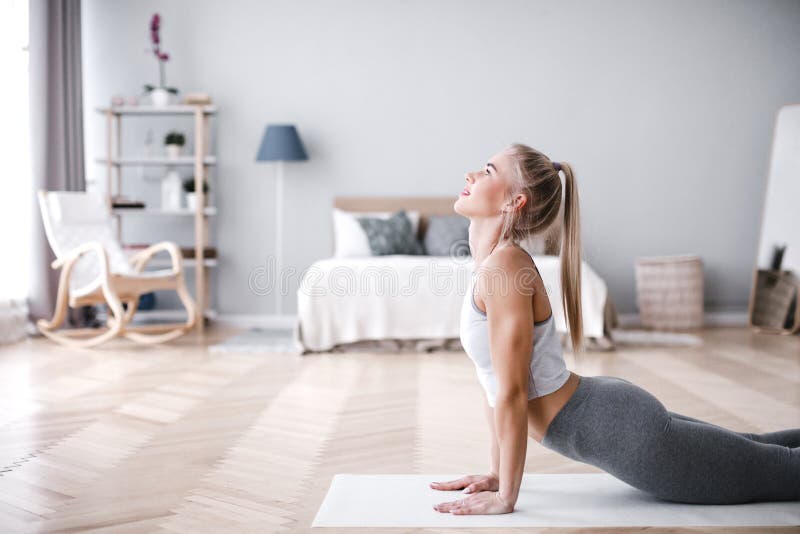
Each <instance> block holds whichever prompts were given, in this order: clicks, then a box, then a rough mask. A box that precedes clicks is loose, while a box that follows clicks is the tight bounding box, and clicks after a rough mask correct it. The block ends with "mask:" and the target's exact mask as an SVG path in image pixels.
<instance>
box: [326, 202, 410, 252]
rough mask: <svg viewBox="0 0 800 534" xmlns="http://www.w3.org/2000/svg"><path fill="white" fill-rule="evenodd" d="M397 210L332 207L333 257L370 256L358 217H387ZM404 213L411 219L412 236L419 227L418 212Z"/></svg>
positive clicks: (367, 242)
mask: <svg viewBox="0 0 800 534" xmlns="http://www.w3.org/2000/svg"><path fill="white" fill-rule="evenodd" d="M398 211H399V210H395V211H344V210H340V209H339V208H333V247H334V252H333V257H334V258H359V257H364V256H372V249H370V248H369V240H368V239H367V234H366V233H365V232H364V229H363V228H362V227H361V224H359V222H358V218H359V217H374V218H378V219H388V218H389V217H391V216H392V215H393V214H395V213H397V212H398ZM406 215H408V219H409V220H410V221H411V229H412V230H413V232H414V236H416V235H417V230H418V228H419V212H418V211H408V210H406Z"/></svg>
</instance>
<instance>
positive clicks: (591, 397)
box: [542, 376, 800, 504]
mask: <svg viewBox="0 0 800 534" xmlns="http://www.w3.org/2000/svg"><path fill="white" fill-rule="evenodd" d="M542 445H544V446H545V447H547V448H548V449H551V450H554V451H556V452H558V453H559V454H562V455H564V456H566V457H568V458H572V459H573V460H576V461H578V462H584V463H587V464H590V465H593V466H595V467H598V468H600V469H602V470H603V471H605V472H607V473H609V474H611V475H613V476H614V477H616V478H618V479H619V480H622V481H623V482H625V483H627V484H629V485H631V486H633V487H635V488H638V489H640V490H642V491H645V492H647V493H649V494H651V495H654V496H655V497H657V498H660V499H664V500H667V501H674V502H683V503H696V504H741V503H748V502H758V501H794V500H800V428H795V429H791V430H782V431H779V432H770V433H767V434H750V433H745V432H734V431H732V430H728V429H726V428H723V427H720V426H717V425H713V424H711V423H707V422H705V421H700V420H697V419H694V418H691V417H687V416H685V415H680V414H677V413H673V412H670V411H668V410H667V409H666V408H665V407H664V405H663V404H662V403H661V402H660V401H659V400H658V399H657V398H655V397H654V396H653V395H651V394H650V393H648V392H647V391H645V390H644V389H642V388H640V387H639V386H637V385H635V384H633V383H631V382H628V381H627V380H625V379H623V378H617V377H613V376H584V377H581V380H580V383H579V384H578V388H577V389H576V390H575V393H574V394H573V395H572V397H570V399H569V401H567V403H566V404H565V405H564V407H563V408H562V409H561V410H560V411H559V412H558V414H556V416H555V418H554V419H553V421H552V422H551V423H550V426H549V427H548V429H547V433H546V434H545V436H544V439H543V440H542Z"/></svg>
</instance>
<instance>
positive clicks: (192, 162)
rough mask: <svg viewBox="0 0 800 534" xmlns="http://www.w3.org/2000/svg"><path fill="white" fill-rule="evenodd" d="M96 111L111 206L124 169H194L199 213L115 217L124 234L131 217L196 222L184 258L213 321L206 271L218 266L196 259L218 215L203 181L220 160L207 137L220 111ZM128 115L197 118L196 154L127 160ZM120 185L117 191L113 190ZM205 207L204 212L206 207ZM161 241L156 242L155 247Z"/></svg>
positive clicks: (117, 211) (164, 315)
mask: <svg viewBox="0 0 800 534" xmlns="http://www.w3.org/2000/svg"><path fill="white" fill-rule="evenodd" d="M96 110H97V111H98V112H99V113H101V114H103V115H104V116H105V119H106V157H104V158H97V159H96V161H97V162H98V163H102V164H103V165H105V166H106V200H107V202H108V205H109V207H112V198H113V196H114V192H115V191H116V193H117V194H119V192H120V191H121V187H120V186H121V181H122V169H123V168H126V167H131V168H136V167H175V166H184V167H194V178H195V191H196V195H197V209H195V210H189V209H182V210H163V209H160V208H144V209H139V208H113V209H112V213H114V215H115V216H116V218H117V230H118V231H119V232H120V233H121V229H122V219H123V218H127V217H152V218H163V217H184V218H185V217H193V218H194V248H195V253H194V258H186V259H184V260H183V265H184V267H186V268H190V269H193V270H194V272H195V291H194V298H195V301H196V304H197V312H198V314H200V316H201V317H204V318H205V319H209V320H213V319H214V318H215V317H216V315H217V314H216V312H215V311H214V310H211V309H209V306H208V302H209V298H208V297H209V276H208V273H207V272H206V271H207V269H209V268H213V267H216V266H217V264H218V262H217V259H216V258H206V259H204V260H203V261H197V260H196V259H195V258H203V257H204V249H205V247H206V245H207V244H208V225H209V218H210V217H213V216H215V215H217V208H216V207H214V206H205V193H204V191H203V180H204V179H205V177H206V175H207V171H208V169H209V167H212V166H214V165H216V164H217V158H216V157H214V156H213V155H211V154H208V153H207V152H208V146H209V142H208V135H209V124H208V123H209V117H210V116H212V115H215V114H216V112H217V108H216V106H210V105H171V106H165V107H153V106H114V107H98V108H96ZM124 116H186V117H191V118H193V119H194V142H195V149H194V154H192V155H190V156H181V157H177V158H168V157H151V158H140V157H124V156H123V155H122V142H121V139H122V117H124ZM113 186H116V187H113ZM204 206H205V207H204ZM157 241H160V239H159V238H154V239H153V242H157ZM169 265H170V263H169V261H167V260H165V259H160V258H156V259H154V260H152V261H151V262H150V264H149V266H152V267H156V268H165V267H166V268H168V267H169ZM179 313H184V315H185V312H181V311H180V310H174V311H173V310H152V311H143V310H142V311H138V312H137V315H139V314H142V315H143V316H146V317H147V318H148V319H154V320H162V319H166V320H172V319H174V317H175V315H176V314H179ZM197 328H198V330H199V331H200V332H201V333H202V332H203V330H204V329H205V321H204V320H201V321H198V322H197Z"/></svg>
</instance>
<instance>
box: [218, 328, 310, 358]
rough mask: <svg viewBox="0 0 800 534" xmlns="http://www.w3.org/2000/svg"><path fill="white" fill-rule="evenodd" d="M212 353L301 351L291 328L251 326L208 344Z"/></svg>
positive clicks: (297, 352) (283, 352)
mask: <svg viewBox="0 0 800 534" xmlns="http://www.w3.org/2000/svg"><path fill="white" fill-rule="evenodd" d="M208 352H210V353H213V354H236V353H247V354H295V355H299V354H301V353H302V346H301V345H300V342H299V341H298V340H297V339H295V337H294V331H293V330H292V329H291V328H283V329H279V328H275V329H267V328H264V329H262V328H253V329H251V330H247V331H246V332H242V333H241V334H238V335H235V336H233V337H230V338H228V339H226V340H225V341H223V342H222V343H218V344H216V345H209V347H208Z"/></svg>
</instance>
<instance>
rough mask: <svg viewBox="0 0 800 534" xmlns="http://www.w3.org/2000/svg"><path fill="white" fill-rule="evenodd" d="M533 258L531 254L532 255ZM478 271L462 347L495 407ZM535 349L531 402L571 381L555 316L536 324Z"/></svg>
mask: <svg viewBox="0 0 800 534" xmlns="http://www.w3.org/2000/svg"><path fill="white" fill-rule="evenodd" d="M529 255H530V254H529ZM476 279H477V269H476V270H475V271H473V273H472V275H471V277H470V283H469V287H468V288H467V293H466V295H464V302H463V303H462V305H461V320H460V325H459V328H460V338H461V346H462V347H463V348H464V351H465V352H466V353H467V356H469V358H470V359H471V360H472V361H473V363H474V364H475V370H476V371H477V373H478V381H479V382H480V383H481V385H482V386H483V389H484V390H485V391H486V400H487V402H488V403H489V406H491V407H493V408H494V405H495V397H496V395H497V377H496V376H495V373H494V369H493V368H492V360H491V357H490V356H489V329H488V326H489V323H488V321H487V319H486V314H485V313H484V312H483V311H481V309H480V308H478V306H477V304H475V299H474V297H473V291H474V289H473V288H474V285H475V280H476ZM533 325H534V328H533V349H532V352H531V364H530V368H529V371H528V399H534V398H536V397H542V396H544V395H547V394H548V393H552V392H554V391H556V390H557V389H558V388H560V387H561V386H562V385H564V383H565V382H566V381H567V380H568V379H569V375H570V372H569V369H567V365H566V363H565V362H564V354H563V350H562V348H561V339H560V338H559V335H558V332H557V331H556V326H555V320H554V319H553V313H552V311H551V312H550V317H548V318H547V319H545V320H543V321H539V322H534V323H533Z"/></svg>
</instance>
